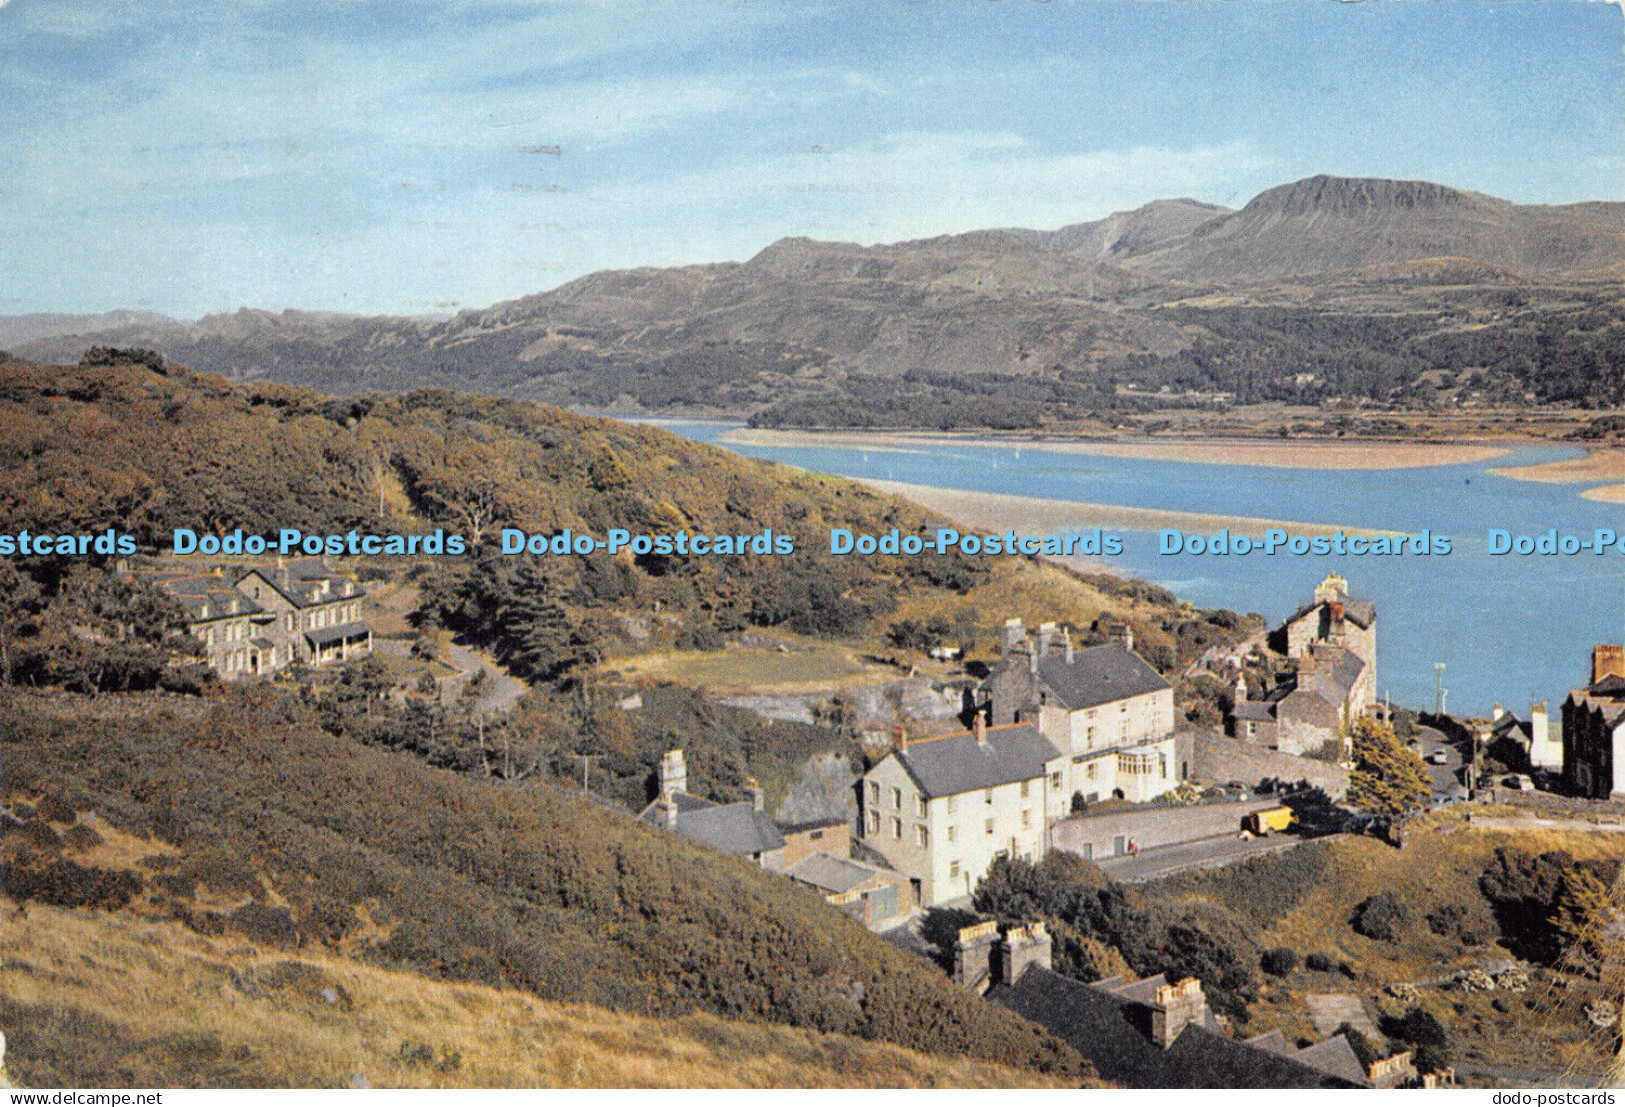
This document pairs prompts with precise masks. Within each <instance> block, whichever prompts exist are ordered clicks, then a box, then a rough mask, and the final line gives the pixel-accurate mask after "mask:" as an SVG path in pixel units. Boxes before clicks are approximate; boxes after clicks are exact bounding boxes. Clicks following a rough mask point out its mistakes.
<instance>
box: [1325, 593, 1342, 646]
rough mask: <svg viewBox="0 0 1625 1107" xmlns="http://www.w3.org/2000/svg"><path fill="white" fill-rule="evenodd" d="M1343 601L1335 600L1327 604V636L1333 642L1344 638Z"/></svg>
mask: <svg viewBox="0 0 1625 1107" xmlns="http://www.w3.org/2000/svg"><path fill="white" fill-rule="evenodd" d="M1343 629H1344V628H1343V601H1342V600H1340V599H1339V600H1333V601H1332V602H1331V603H1329V604H1327V605H1326V637H1327V639H1328V640H1329V641H1332V642H1341V641H1342V640H1343Z"/></svg>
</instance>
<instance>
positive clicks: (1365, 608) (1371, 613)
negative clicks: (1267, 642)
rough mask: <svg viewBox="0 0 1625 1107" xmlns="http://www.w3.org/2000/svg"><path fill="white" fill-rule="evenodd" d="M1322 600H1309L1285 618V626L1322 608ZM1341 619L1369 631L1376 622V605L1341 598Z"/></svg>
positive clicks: (1357, 599) (1348, 597)
mask: <svg viewBox="0 0 1625 1107" xmlns="http://www.w3.org/2000/svg"><path fill="white" fill-rule="evenodd" d="M1323 603H1324V601H1322V600H1310V601H1309V602H1308V603H1306V604H1304V605H1303V606H1302V607H1300V608H1298V610H1296V611H1294V612H1293V613H1292V614H1291V615H1289V616H1288V617H1287V620H1286V624H1284V625H1291V624H1292V623H1295V622H1297V621H1298V620H1299V619H1301V618H1303V617H1304V616H1305V615H1308V614H1310V613H1311V612H1314V611H1318V610H1320V608H1321V607H1322V606H1323ZM1343 618H1345V619H1347V620H1348V621H1349V622H1351V623H1354V624H1356V625H1358V626H1361V627H1364V628H1366V629H1368V630H1369V629H1370V627H1371V624H1372V623H1374V622H1376V621H1377V605H1376V604H1374V603H1372V602H1371V601H1370V600H1362V599H1359V598H1357V597H1354V596H1349V595H1344V597H1343Z"/></svg>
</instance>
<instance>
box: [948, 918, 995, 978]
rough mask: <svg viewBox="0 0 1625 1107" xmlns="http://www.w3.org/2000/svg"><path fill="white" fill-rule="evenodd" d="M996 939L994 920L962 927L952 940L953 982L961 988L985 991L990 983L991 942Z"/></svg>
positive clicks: (991, 964) (991, 967) (991, 972)
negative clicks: (957, 935) (956, 936)
mask: <svg viewBox="0 0 1625 1107" xmlns="http://www.w3.org/2000/svg"><path fill="white" fill-rule="evenodd" d="M998 940H999V924H998V923H996V922H992V921H988V922H984V923H977V924H976V925H975V926H967V927H963V928H962V929H961V930H960V931H959V937H958V938H957V939H956V940H955V941H954V983H955V984H958V985H959V986H960V987H961V988H970V989H973V990H975V991H977V992H981V991H985V990H986V988H987V986H988V984H990V983H992V981H991V979H990V978H991V976H992V974H993V944H994V943H995V942H997V941H998Z"/></svg>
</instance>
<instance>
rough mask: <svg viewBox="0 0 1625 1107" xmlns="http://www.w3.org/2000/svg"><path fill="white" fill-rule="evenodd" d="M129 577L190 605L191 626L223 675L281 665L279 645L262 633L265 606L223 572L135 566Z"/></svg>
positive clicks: (247, 673)
mask: <svg viewBox="0 0 1625 1107" xmlns="http://www.w3.org/2000/svg"><path fill="white" fill-rule="evenodd" d="M126 576H127V578H128V579H129V580H131V581H133V582H135V583H137V584H145V585H148V586H150V587H153V588H156V589H158V590H159V591H160V592H163V593H164V594H165V595H167V596H169V597H170V598H171V599H173V600H175V601H176V602H177V603H179V604H180V605H181V607H183V608H185V610H186V624H187V628H188V629H189V630H190V631H191V632H192V634H193V636H194V637H196V638H197V640H198V641H200V642H202V643H203V651H204V658H205V660H206V661H207V662H208V665H209V668H211V669H213V670H214V671H215V673H216V674H217V675H219V676H220V677H221V678H222V679H224V680H241V679H243V678H245V677H255V676H262V675H264V674H266V673H269V672H271V671H273V670H274V669H277V668H279V667H280V665H281V663H280V662H279V661H278V659H277V652H276V649H275V646H274V643H272V642H271V641H270V640H269V639H268V638H266V637H264V636H263V635H262V634H260V633H259V620H261V619H262V618H263V617H264V610H263V609H262V608H261V607H260V606H259V605H258V604H256V603H254V601H252V600H250V599H248V598H247V597H245V596H243V595H242V594H240V593H239V592H238V591H237V590H236V589H234V588H233V587H232V586H231V584H230V583H229V582H228V581H227V580H226V578H225V577H224V576H223V575H222V574H221V573H219V572H218V571H217V572H213V573H198V572H193V571H191V570H188V569H173V570H169V569H135V570H127V571H126Z"/></svg>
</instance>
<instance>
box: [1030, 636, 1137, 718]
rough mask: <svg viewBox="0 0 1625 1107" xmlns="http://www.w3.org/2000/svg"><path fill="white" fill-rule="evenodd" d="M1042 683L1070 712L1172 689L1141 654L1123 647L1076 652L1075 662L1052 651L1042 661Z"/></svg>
mask: <svg viewBox="0 0 1625 1107" xmlns="http://www.w3.org/2000/svg"><path fill="white" fill-rule="evenodd" d="M1038 679H1039V681H1040V682H1042V684H1043V685H1044V687H1045V688H1046V689H1047V690H1048V691H1049V693H1050V694H1051V695H1053V696H1054V697H1055V698H1056V699H1057V700H1059V701H1060V702H1061V706H1063V707H1065V708H1066V709H1067V710H1069V711H1078V710H1081V709H1083V708H1086V707H1098V706H1100V705H1101V704H1103V703H1114V702H1116V701H1117V700H1124V699H1128V698H1129V697H1130V696H1142V695H1145V694H1146V693H1147V692H1161V691H1163V690H1164V689H1166V688H1168V687H1169V684H1168V682H1167V681H1166V680H1163V679H1162V676H1161V675H1160V674H1159V673H1158V672H1157V671H1156V670H1155V669H1153V668H1152V667H1151V666H1150V665H1147V664H1146V663H1145V660H1144V659H1143V658H1141V657H1140V655H1139V654H1137V653H1135V652H1133V651H1132V650H1127V649H1124V648H1123V647H1122V646H1119V645H1109V646H1090V647H1089V648H1087V649H1082V650H1073V651H1072V660H1071V661H1068V660H1067V658H1066V654H1065V653H1064V652H1062V651H1060V650H1054V649H1052V650H1050V651H1049V653H1048V656H1046V657H1041V658H1039V660H1038Z"/></svg>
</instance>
